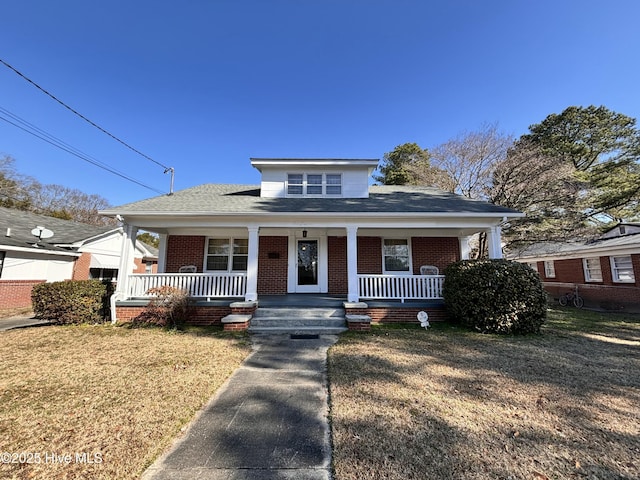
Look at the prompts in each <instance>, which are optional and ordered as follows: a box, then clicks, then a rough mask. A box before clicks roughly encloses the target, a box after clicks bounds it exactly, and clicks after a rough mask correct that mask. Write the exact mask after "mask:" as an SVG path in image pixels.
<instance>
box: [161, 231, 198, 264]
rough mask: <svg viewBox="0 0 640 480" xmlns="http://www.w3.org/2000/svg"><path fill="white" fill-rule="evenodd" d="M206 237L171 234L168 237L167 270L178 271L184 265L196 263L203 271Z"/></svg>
mask: <svg viewBox="0 0 640 480" xmlns="http://www.w3.org/2000/svg"><path fill="white" fill-rule="evenodd" d="M204 242H205V237H202V236H195V235H170V236H169V237H168V238H167V263H166V272H167V273H176V272H177V271H178V270H179V269H180V267H182V266H183V265H195V266H196V267H197V269H198V270H197V271H198V272H202V266H203V264H204Z"/></svg>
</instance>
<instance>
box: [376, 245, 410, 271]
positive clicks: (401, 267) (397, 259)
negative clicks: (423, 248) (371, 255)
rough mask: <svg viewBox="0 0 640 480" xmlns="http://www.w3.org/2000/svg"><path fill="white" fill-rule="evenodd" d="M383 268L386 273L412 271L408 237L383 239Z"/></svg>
mask: <svg viewBox="0 0 640 480" xmlns="http://www.w3.org/2000/svg"><path fill="white" fill-rule="evenodd" d="M382 268H383V269H384V272H385V273H399V272H406V273H410V272H411V254H410V252H409V241H408V240H407V239H406V238H385V239H383V240H382Z"/></svg>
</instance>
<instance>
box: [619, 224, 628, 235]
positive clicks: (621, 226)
mask: <svg viewBox="0 0 640 480" xmlns="http://www.w3.org/2000/svg"><path fill="white" fill-rule="evenodd" d="M625 233H627V229H626V228H625V227H624V225H620V235H624V234H625Z"/></svg>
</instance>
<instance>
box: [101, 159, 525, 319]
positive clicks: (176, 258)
mask: <svg viewBox="0 0 640 480" xmlns="http://www.w3.org/2000/svg"><path fill="white" fill-rule="evenodd" d="M251 163H252V165H253V166H254V167H255V168H256V169H257V170H259V171H260V173H261V175H262V178H261V183H260V184H259V185H221V184H204V185H200V186H196V187H193V188H188V189H186V190H182V191H178V192H176V193H174V194H172V195H163V196H159V197H154V198H150V199H147V200H142V201H139V202H135V203H131V204H128V205H123V206H120V207H116V208H113V209H109V210H107V211H104V212H102V213H103V214H105V215H108V216H113V217H116V216H118V217H119V218H122V219H123V221H124V224H125V234H126V236H127V238H129V239H133V238H135V236H136V232H137V230H138V229H139V228H140V229H144V230H145V231H151V232H155V233H157V234H159V236H160V252H159V258H158V264H159V268H158V270H159V272H161V273H160V274H158V275H121V276H120V277H119V279H118V291H117V293H116V295H117V299H118V303H117V305H119V306H121V307H122V308H125V307H127V308H131V307H132V305H134V304H136V303H135V299H138V300H137V301H138V303H137V304H140V301H141V300H142V299H144V298H147V297H148V293H147V292H148V290H149V288H151V287H154V286H159V285H174V286H177V287H180V288H187V289H188V290H189V292H190V294H191V296H192V297H196V298H197V299H199V300H200V302H199V305H207V302H209V303H208V305H209V306H211V307H213V306H217V307H220V306H228V305H229V303H230V302H233V301H234V300H238V299H240V300H244V301H245V302H249V303H250V302H256V301H259V299H260V297H264V296H267V295H283V296H284V295H287V294H289V295H296V294H314V295H316V296H317V295H327V296H331V295H332V296H337V297H341V298H344V300H345V301H346V302H347V303H350V304H354V303H359V302H361V301H364V302H367V303H368V305H367V308H368V310H366V311H367V312H369V313H371V314H373V313H374V312H373V310H372V308H373V305H374V304H376V302H383V301H384V302H386V303H385V308H387V310H386V312H387V313H388V312H389V307H388V305H389V304H390V303H393V304H394V305H396V306H397V307H398V308H408V307H409V306H413V307H414V308H413V310H415V309H416V308H418V309H420V307H424V306H425V305H427V304H426V303H425V302H428V301H431V302H432V303H438V302H439V303H440V304H441V303H442V297H441V287H442V281H443V277H442V275H440V273H441V272H442V270H443V269H444V268H445V267H446V266H447V265H449V264H450V263H452V262H454V261H456V260H459V259H461V258H468V254H469V246H468V239H469V237H470V236H472V235H474V234H476V233H478V232H485V233H486V234H487V237H488V242H489V252H490V256H491V257H492V258H500V257H501V256H502V251H501V235H500V225H501V224H502V223H503V222H505V221H507V220H508V219H509V218H514V217H519V216H522V214H521V213H519V212H516V211H514V210H511V209H508V208H504V207H500V206H496V205H491V204H489V203H486V202H481V201H475V200H470V199H468V198H465V197H462V196H459V195H454V194H451V193H446V192H443V191H440V190H436V189H433V188H426V187H415V186H370V185H369V180H370V176H371V174H372V172H373V170H374V169H375V168H376V167H377V165H378V160H369V159H277V158H275V159H261V158H257V159H256V158H254V159H251ZM124 245H125V246H126V245H127V244H126V243H125V244H124ZM128 245H129V248H125V250H124V251H123V256H126V255H128V253H127V251H130V246H131V244H130V243H129V244H128ZM423 267H424V268H423ZM426 267H429V268H426ZM433 267H435V268H433ZM298 298H299V297H298ZM360 307H362V305H360ZM363 308H364V307H363ZM381 308H382V307H381ZM398 308H396V310H395V313H393V315H386V314H383V313H380V312H377V313H375V315H372V316H373V317H375V318H388V319H391V318H392V317H393V318H395V319H399V318H401V317H403V316H405V317H409V316H412V318H413V319H415V312H414V311H412V312H411V313H410V314H409V313H407V311H403V312H399V310H398ZM123 311H124V310H123ZM128 312H129V313H130V312H131V310H128ZM376 315H377V316H376ZM385 315H386V317H385ZM212 318H213V317H212ZM217 321H219V318H217V319H215V318H214V319H213V320H212V322H213V323H215V322H217Z"/></svg>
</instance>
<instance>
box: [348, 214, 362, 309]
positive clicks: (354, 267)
mask: <svg viewBox="0 0 640 480" xmlns="http://www.w3.org/2000/svg"><path fill="white" fill-rule="evenodd" d="M347 278H348V294H347V301H349V302H357V301H359V300H360V298H359V296H358V227H354V226H349V227H347Z"/></svg>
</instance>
